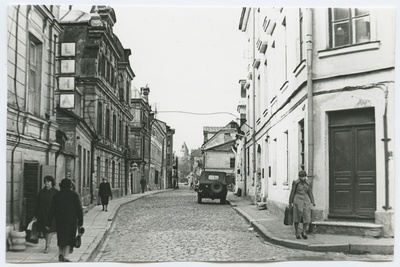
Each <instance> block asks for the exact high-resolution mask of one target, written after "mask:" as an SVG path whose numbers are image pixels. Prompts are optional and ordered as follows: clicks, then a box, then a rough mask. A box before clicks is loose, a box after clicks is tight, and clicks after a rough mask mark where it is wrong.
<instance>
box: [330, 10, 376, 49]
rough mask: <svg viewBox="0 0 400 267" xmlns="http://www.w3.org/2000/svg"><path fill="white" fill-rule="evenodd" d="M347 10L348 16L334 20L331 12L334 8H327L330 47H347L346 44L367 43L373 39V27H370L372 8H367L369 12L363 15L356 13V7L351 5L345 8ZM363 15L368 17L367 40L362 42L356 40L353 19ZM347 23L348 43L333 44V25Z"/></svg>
mask: <svg viewBox="0 0 400 267" xmlns="http://www.w3.org/2000/svg"><path fill="white" fill-rule="evenodd" d="M347 9H348V11H349V16H348V18H345V19H338V20H334V17H333V12H334V10H335V8H329V9H328V23H329V48H331V49H335V48H341V47H348V46H353V45H359V44H363V43H369V42H371V41H373V40H374V36H373V34H372V32H373V27H372V24H373V23H372V19H373V16H372V9H369V13H368V14H363V15H356V14H355V13H356V12H355V11H356V9H357V8H354V7H351V8H347ZM363 17H368V18H369V40H367V41H363V42H357V40H355V39H356V37H355V34H356V29H355V28H356V27H355V25H354V23H355V21H356V20H358V19H360V18H363ZM346 22H347V24H348V28H349V33H348V35H349V43H348V44H344V45H335V44H334V40H335V33H334V30H335V28H334V25H335V24H337V23H346Z"/></svg>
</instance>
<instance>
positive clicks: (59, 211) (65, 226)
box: [47, 178, 83, 262]
mask: <svg viewBox="0 0 400 267" xmlns="http://www.w3.org/2000/svg"><path fill="white" fill-rule="evenodd" d="M53 218H55V221H56V229H57V245H58V250H59V256H58V259H59V261H62V262H68V261H70V260H69V259H68V255H69V252H70V247H73V246H74V245H75V236H76V233H77V227H82V225H83V209H82V203H81V200H80V196H79V194H78V193H76V192H74V191H72V181H71V180H70V179H66V178H64V179H62V180H61V183H60V191H59V192H58V193H56V194H55V195H54V197H53V202H52V205H51V209H50V213H49V216H48V220H47V227H50V225H51V220H52V219H53Z"/></svg>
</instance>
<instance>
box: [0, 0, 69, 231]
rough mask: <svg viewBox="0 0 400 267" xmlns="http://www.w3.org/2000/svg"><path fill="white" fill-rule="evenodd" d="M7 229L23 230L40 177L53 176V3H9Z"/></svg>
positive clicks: (55, 22) (56, 25) (55, 18)
mask: <svg viewBox="0 0 400 267" xmlns="http://www.w3.org/2000/svg"><path fill="white" fill-rule="evenodd" d="M7 8H8V13H7V14H8V18H7V19H8V20H7V34H8V40H9V41H8V42H7V64H8V71H7V84H8V86H7V165H6V166H7V167H6V168H7V171H6V174H7V175H6V176H7V177H6V183H5V186H6V188H7V189H6V192H7V198H6V227H7V231H8V230H11V229H14V230H25V228H26V226H27V224H28V223H29V221H30V220H31V219H32V217H33V212H34V208H35V199H36V194H37V193H38V192H39V190H40V189H41V188H42V187H43V178H44V176H45V175H47V174H49V175H52V176H53V177H55V178H56V182H59V181H60V179H61V178H62V177H58V176H56V160H57V151H59V148H60V145H59V143H57V140H56V139H57V130H58V125H57V121H56V112H55V107H56V96H55V93H54V92H55V89H56V75H55V73H56V70H55V69H56V66H55V58H56V51H57V44H58V41H59V36H60V33H61V31H62V28H61V26H60V24H59V8H58V6H52V5H8V7H7Z"/></svg>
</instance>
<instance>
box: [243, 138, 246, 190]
mask: <svg viewBox="0 0 400 267" xmlns="http://www.w3.org/2000/svg"><path fill="white" fill-rule="evenodd" d="M246 139H247V138H246V136H244V137H243V148H244V149H243V151H244V153H243V154H244V156H243V161H244V171H243V173H244V185H243V196H244V197H246V196H247V158H246V142H247V141H246Z"/></svg>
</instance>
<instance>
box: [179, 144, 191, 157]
mask: <svg viewBox="0 0 400 267" xmlns="http://www.w3.org/2000/svg"><path fill="white" fill-rule="evenodd" d="M180 156H181V157H182V158H189V157H190V155H189V149H188V147H187V145H186V143H185V142H183V144H182V147H181V151H180Z"/></svg>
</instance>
